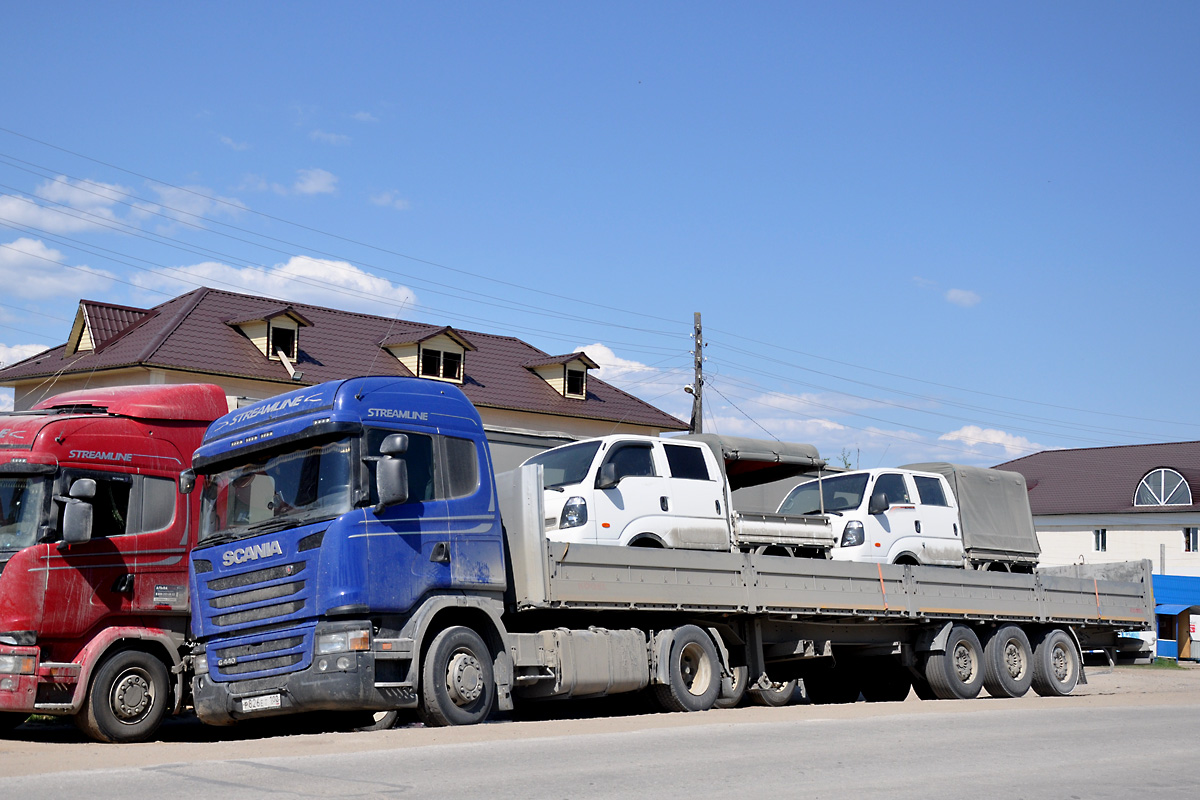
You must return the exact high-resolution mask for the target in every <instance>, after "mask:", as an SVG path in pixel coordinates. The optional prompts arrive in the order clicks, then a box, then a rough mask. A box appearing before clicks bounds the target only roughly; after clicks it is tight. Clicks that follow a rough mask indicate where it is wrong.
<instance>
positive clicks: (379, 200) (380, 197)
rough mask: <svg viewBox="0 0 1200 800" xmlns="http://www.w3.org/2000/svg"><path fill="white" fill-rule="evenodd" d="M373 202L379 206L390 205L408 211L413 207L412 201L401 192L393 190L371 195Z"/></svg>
mask: <svg viewBox="0 0 1200 800" xmlns="http://www.w3.org/2000/svg"><path fill="white" fill-rule="evenodd" d="M371 202H372V203H374V204H375V205H377V206H390V207H391V208H395V209H399V210H400V211H408V210H409V209H410V208H412V203H410V202H408V200H406V199H405V198H403V197H401V196H400V195H399V193H397V192H392V191H387V192H380V193H379V194H373V195H371Z"/></svg>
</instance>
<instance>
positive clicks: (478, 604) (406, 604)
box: [180, 377, 511, 725]
mask: <svg viewBox="0 0 1200 800" xmlns="http://www.w3.org/2000/svg"><path fill="white" fill-rule="evenodd" d="M180 483H181V488H183V489H184V490H185V491H190V490H191V489H192V488H193V487H194V486H197V485H199V486H200V487H201V488H200V489H199V490H200V491H201V492H202V494H201V520H200V533H199V543H198V546H197V547H196V548H195V550H194V551H193V553H192V560H191V571H190V589H191V596H192V598H193V603H192V631H193V635H194V637H195V638H196V640H197V642H198V644H197V646H196V648H195V650H194V652H193V664H192V668H193V671H194V677H193V682H192V690H193V702H194V705H195V709H196V713H197V715H198V716H199V717H200V719H201V720H202V721H204V722H206V723H210V724H232V723H233V722H235V721H237V720H239V719H244V718H250V717H260V716H268V715H277V714H288V713H296V712H300V711H314V710H339V711H384V710H390V709H397V708H417V709H418V712H419V713H420V714H421V716H422V718H424V719H425V720H426V722H428V723H432V724H441V725H446V724H464V723H470V722H476V721H479V720H480V719H482V718H483V717H485V716H486V715H487V713H488V712H490V711H491V710H492V709H493V708H496V707H499V708H502V709H503V708H511V697H510V696H509V692H508V690H507V687H508V685H509V683H510V681H509V675H510V673H511V666H510V664H511V661H510V660H509V659H507V657H506V653H505V648H504V647H503V646H502V644H501V643H500V642H499V641H492V642H488V641H484V637H486V636H488V635H489V634H488V633H487V632H488V631H498V630H502V627H501V625H500V616H501V614H502V612H503V592H504V589H505V586H506V581H505V568H504V546H503V533H502V529H501V523H500V513H499V510H498V508H497V499H496V489H495V486H494V484H493V473H492V469H491V463H490V456H489V451H488V445H487V441H486V439H485V438H484V431H483V425H482V422H481V421H480V418H479V414H478V412H476V410H475V408H474V407H473V406H472V405H471V403H470V401H468V400H467V398H466V396H465V395H463V393H462V392H461V391H460V390H459V389H458V388H457V387H455V386H453V385H450V384H446V383H444V382H439V381H432V380H425V379H418V378H395V377H386V378H385V377H365V378H354V379H350V380H345V381H336V382H331V383H326V384H321V385H319V386H315V387H311V388H305V389H300V390H297V391H293V392H290V393H288V394H284V395H281V396H278V397H273V398H270V399H268V400H264V401H262V402H259V403H257V404H254V405H251V406H248V407H245V408H241V409H238V410H237V411H235V412H231V413H230V414H227V415H226V416H224V417H222V418H220V419H218V420H217V421H216V422H214V423H213V424H212V425H211V426H210V427H209V429H208V431H207V433H206V434H205V437H204V441H203V444H202V445H201V447H200V448H199V450H197V451H196V453H195V458H194V460H193V467H192V472H191V473H184V475H183V476H181V480H180ZM431 625H436V628H435V629H433V632H432V633H430V631H431V628H430V626H431ZM477 631H483V632H484V633H483V634H482V635H481V634H480V633H477ZM427 633H430V635H432V636H433V637H434V638H433V640H432V642H431V643H427V645H426V650H425V652H424V653H415V652H414V643H422V642H427V640H426V634H427ZM491 635H493V636H498V634H491ZM493 654H495V655H493ZM422 655H424V656H425V658H424V661H425V662H426V666H427V668H430V669H436V670H437V671H438V676H437V678H436V679H434V678H430V682H431V683H432V684H433V685H437V686H438V687H439V691H436V692H433V693H431V697H430V698H428V699H427V702H420V698H419V696H418V692H417V688H418V686H419V684H420V677H421V676H420V675H419V674H418V673H419V671H420V668H421V663H422V658H421V657H420V656H422ZM430 663H431V665H430ZM497 684H499V685H500V686H501V688H502V693H501V696H500V697H499V698H497V697H496V692H497V689H496V686H497Z"/></svg>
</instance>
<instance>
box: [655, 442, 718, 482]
mask: <svg viewBox="0 0 1200 800" xmlns="http://www.w3.org/2000/svg"><path fill="white" fill-rule="evenodd" d="M663 450H665V451H666V453H667V465H668V466H670V468H671V477H672V478H685V479H687V480H693V481H707V480H710V477H709V474H708V465H707V464H705V463H704V451H703V450H701V449H700V448H699V447H688V446H687V445H682V444H664V445H663Z"/></svg>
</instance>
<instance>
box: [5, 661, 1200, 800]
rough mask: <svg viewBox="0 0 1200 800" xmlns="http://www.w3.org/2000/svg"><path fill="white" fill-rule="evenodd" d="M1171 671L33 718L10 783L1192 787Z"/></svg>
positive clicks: (790, 791)
mask: <svg viewBox="0 0 1200 800" xmlns="http://www.w3.org/2000/svg"><path fill="white" fill-rule="evenodd" d="M1172 672H1173V673H1174V674H1169V675H1153V674H1150V673H1142V674H1137V673H1123V672H1122V671H1121V670H1118V671H1117V673H1116V674H1115V675H1108V676H1101V677H1100V678H1093V683H1092V684H1091V685H1090V686H1089V687H1081V688H1082V689H1085V690H1086V692H1087V693H1086V694H1081V695H1080V696H1076V697H1068V698H1053V699H1051V698H1037V697H1026V698H1022V699H1021V700H992V699H986V698H981V699H979V700H974V701H955V702H950V701H941V702H922V701H918V700H916V699H915V698H910V699H909V700H908V701H905V702H904V703H881V704H870V705H868V704H866V703H858V704H856V705H854V706H845V707H828V706H822V707H804V706H799V707H791V708H786V709H764V708H744V709H734V710H730V711H711V712H706V713H703V714H653V715H643V716H634V717H620V718H592V719H577V720H562V719H559V720H549V721H541V722H501V723H496V724H489V725H485V726H479V727H477V728H473V729H440V730H432V729H424V728H420V727H410V728H407V729H402V730H393V731H384V732H379V733H372V734H323V735H305V736H272V737H265V738H261V739H245V740H240V741H222V740H217V741H187V739H188V738H189V736H188V731H189V730H190V729H189V728H188V727H187V726H177V727H176V728H175V733H173V734H170V736H169V737H168V738H177V739H180V740H179V741H164V742H156V743H149V744H143V745H127V746H112V745H96V744H85V743H81V742H77V741H64V740H58V741H55V740H54V737H53V736H50V737H45V736H43V738H42V740H41V741H38V740H37V739H38V736H37V735H36V732H34V735H31V736H26V737H24V738H23V739H19V740H16V741H15V742H14V741H6V742H0V774H6V775H9V776H10V777H0V792H3V796H4V797H11V798H22V800H25V798H38V797H69V796H76V797H87V798H89V800H92V799H95V800H104V799H106V798H121V799H122V800H125V798H127V797H129V796H130V795H131V794H136V795H137V796H139V797H162V796H166V795H168V794H183V793H189V794H199V795H200V796H202V797H210V796H219V797H221V798H222V799H223V800H225V798H228V799H229V800H234V799H235V798H278V797H322V798H325V797H351V798H375V797H379V798H383V797H389V798H395V797H472V798H475V797H478V798H483V797H487V798H522V800H524V799H525V798H644V797H658V796H666V795H673V796H676V797H688V796H694V797H728V796H737V795H745V796H746V797H753V798H759V797H811V798H835V797H836V798H847V797H856V796H867V797H882V796H887V797H900V798H906V797H913V798H916V797H920V798H939V797H956V798H962V797H967V798H970V797H993V796H998V795H1004V796H1005V797H1009V798H1106V797H1122V798H1128V797H1132V796H1139V795H1140V796H1145V795H1147V794H1149V795H1151V796H1163V797H1184V796H1189V797H1190V796H1194V795H1195V791H1196V787H1197V785H1198V784H1200V759H1197V758H1196V752H1195V731H1196V728H1197V723H1198V722H1200V670H1189V671H1186V672H1184V671H1172ZM1130 674H1132V675H1134V677H1133V678H1129V677H1127V676H1128V675H1130ZM1147 676H1149V677H1147ZM1147 683H1148V684H1149V685H1150V686H1149V688H1146V686H1145V684H1147ZM1159 684H1162V685H1161V686H1159ZM1168 684H1169V685H1168ZM1139 687H1141V688H1139ZM193 727H198V726H193ZM195 733H196V734H197V735H200V737H201V738H212V736H211V732H210V731H209V730H208V729H202V728H200V729H198V730H196V731H195ZM31 759H32V760H31ZM39 764H43V765H44V768H43V767H42V766H39ZM72 765H74V766H75V767H76V768H75V769H72V768H71V767H72ZM64 768H65V770H66V771H56V770H64ZM16 773H21V774H16Z"/></svg>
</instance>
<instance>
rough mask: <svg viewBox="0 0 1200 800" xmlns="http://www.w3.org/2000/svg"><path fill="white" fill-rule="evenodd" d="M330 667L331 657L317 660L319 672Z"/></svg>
mask: <svg viewBox="0 0 1200 800" xmlns="http://www.w3.org/2000/svg"><path fill="white" fill-rule="evenodd" d="M328 669H329V659H328V658H322V659H321V660H319V661H318V662H317V671H318V672H325V671H327V670H328Z"/></svg>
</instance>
